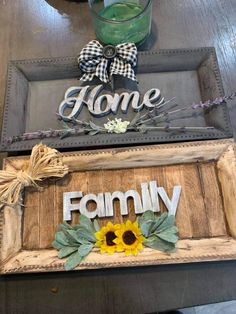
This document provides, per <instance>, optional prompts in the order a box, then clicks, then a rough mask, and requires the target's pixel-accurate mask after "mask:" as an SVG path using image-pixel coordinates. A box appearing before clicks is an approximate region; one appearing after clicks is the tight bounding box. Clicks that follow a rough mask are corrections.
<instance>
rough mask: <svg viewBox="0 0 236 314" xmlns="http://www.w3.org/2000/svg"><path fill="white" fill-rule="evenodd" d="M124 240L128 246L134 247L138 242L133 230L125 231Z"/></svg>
mask: <svg viewBox="0 0 236 314" xmlns="http://www.w3.org/2000/svg"><path fill="white" fill-rule="evenodd" d="M122 238H123V241H124V243H125V244H127V245H132V244H134V242H135V241H136V236H135V234H134V233H133V232H132V231H131V230H128V231H125V232H124V234H123V236H122Z"/></svg>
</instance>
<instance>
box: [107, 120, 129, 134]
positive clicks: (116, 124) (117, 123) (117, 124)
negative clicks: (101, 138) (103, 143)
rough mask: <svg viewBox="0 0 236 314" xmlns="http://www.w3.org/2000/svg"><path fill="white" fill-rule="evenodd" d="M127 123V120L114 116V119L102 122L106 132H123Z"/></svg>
mask: <svg viewBox="0 0 236 314" xmlns="http://www.w3.org/2000/svg"><path fill="white" fill-rule="evenodd" d="M129 124H130V122H129V121H121V119H117V118H115V119H114V120H108V122H107V123H105V124H104V128H105V129H106V130H107V132H108V133H117V134H118V133H125V132H126V131H127V127H128V125H129Z"/></svg>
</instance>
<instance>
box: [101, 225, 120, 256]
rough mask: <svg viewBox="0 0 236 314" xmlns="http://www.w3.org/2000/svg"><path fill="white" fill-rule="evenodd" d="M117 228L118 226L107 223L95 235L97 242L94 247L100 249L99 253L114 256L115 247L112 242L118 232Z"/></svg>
mask: <svg viewBox="0 0 236 314" xmlns="http://www.w3.org/2000/svg"><path fill="white" fill-rule="evenodd" d="M119 228H120V225H113V224H112V223H111V222H108V223H107V225H106V226H105V227H102V228H101V229H100V230H99V231H98V232H96V233H95V237H96V240H97V242H96V244H95V245H96V246H97V247H100V252H101V253H108V254H114V252H115V251H116V248H117V245H116V243H115V242H114V240H115V239H116V234H115V232H116V231H118V229H119Z"/></svg>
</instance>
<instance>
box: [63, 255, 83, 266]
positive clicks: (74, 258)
mask: <svg viewBox="0 0 236 314" xmlns="http://www.w3.org/2000/svg"><path fill="white" fill-rule="evenodd" d="M81 261H82V257H81V256H80V255H79V253H78V251H76V252H75V253H73V254H71V255H70V256H69V257H68V259H67V261H66V262H65V265H64V267H65V270H72V269H74V268H75V267H76V266H78V265H79V264H80V263H81Z"/></svg>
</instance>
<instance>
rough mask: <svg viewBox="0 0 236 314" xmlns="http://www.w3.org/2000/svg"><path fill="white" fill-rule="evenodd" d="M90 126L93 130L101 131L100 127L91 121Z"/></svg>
mask: <svg viewBox="0 0 236 314" xmlns="http://www.w3.org/2000/svg"><path fill="white" fill-rule="evenodd" d="M89 125H90V126H91V128H92V129H93V130H98V129H99V126H97V125H96V124H95V123H93V122H92V121H89Z"/></svg>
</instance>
